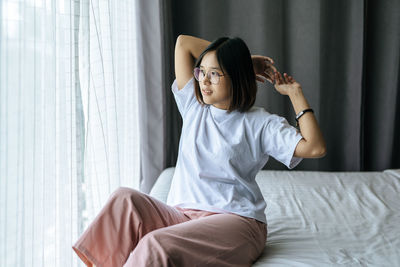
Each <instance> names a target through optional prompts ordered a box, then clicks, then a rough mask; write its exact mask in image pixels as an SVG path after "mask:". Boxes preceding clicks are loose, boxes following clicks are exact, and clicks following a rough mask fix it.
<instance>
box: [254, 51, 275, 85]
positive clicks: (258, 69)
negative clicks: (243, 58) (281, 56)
mask: <svg viewBox="0 0 400 267" xmlns="http://www.w3.org/2000/svg"><path fill="white" fill-rule="evenodd" d="M251 59H252V60H253V68H254V73H255V74H256V80H257V81H259V82H263V83H264V82H265V80H268V81H269V82H270V83H272V84H274V79H275V78H274V72H275V71H276V68H275V67H274V66H273V64H274V60H273V59H272V58H270V57H266V56H258V55H255V56H251Z"/></svg>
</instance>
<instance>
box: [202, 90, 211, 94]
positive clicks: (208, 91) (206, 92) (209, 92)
mask: <svg viewBox="0 0 400 267" xmlns="http://www.w3.org/2000/svg"><path fill="white" fill-rule="evenodd" d="M201 92H202V93H203V95H211V94H212V91H211V90H207V89H201Z"/></svg>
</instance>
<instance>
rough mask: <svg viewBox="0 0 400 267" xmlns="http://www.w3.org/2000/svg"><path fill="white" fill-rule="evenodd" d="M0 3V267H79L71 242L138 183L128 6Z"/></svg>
mask: <svg viewBox="0 0 400 267" xmlns="http://www.w3.org/2000/svg"><path fill="white" fill-rule="evenodd" d="M0 6H1V13H0V14H1V19H0V23H1V25H0V26H1V27H0V38H1V41H0V61H1V62H0V266H81V264H80V263H79V261H78V258H77V257H76V256H75V255H74V254H73V251H72V249H71V245H72V244H73V243H74V242H75V240H76V239H77V238H78V236H79V235H80V234H81V233H82V231H83V230H84V229H85V228H86V226H87V225H88V223H90V221H91V220H92V219H93V218H94V216H95V215H96V214H97V212H98V211H99V210H100V208H101V207H102V205H103V204H104V203H105V201H106V200H107V198H108V196H109V194H110V193H111V192H112V191H113V190H114V189H115V188H116V187H118V186H129V187H134V188H138V184H139V164H140V161H139V137H138V136H139V135H138V132H139V131H138V127H137V125H138V121H137V117H138V111H137V107H138V103H137V101H138V98H137V86H136V74H135V73H136V69H137V67H136V65H137V63H136V61H135V51H136V47H135V36H136V34H135V32H136V31H135V28H134V27H135V25H134V23H133V20H134V15H135V10H134V9H135V5H134V1H100V0H91V1H89V0H86V1H85V0H82V1H78V0H75V1H67V0H30V1H28V0H26V1H11V0H1V4H0Z"/></svg>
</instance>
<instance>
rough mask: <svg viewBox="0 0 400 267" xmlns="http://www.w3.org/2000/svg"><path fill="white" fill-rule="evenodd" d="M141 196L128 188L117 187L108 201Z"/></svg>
mask: <svg viewBox="0 0 400 267" xmlns="http://www.w3.org/2000/svg"><path fill="white" fill-rule="evenodd" d="M139 194H142V193H140V192H139V191H137V190H135V189H132V188H128V187H118V188H117V189H116V190H115V191H114V192H113V193H112V194H111V196H110V199H121V198H132V197H135V196H136V195H139Z"/></svg>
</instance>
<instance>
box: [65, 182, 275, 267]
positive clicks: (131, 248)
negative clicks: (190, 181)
mask: <svg viewBox="0 0 400 267" xmlns="http://www.w3.org/2000/svg"><path fill="white" fill-rule="evenodd" d="M266 238H267V231H266V227H265V224H264V223H262V222H259V221H257V220H255V219H251V218H247V217H243V216H239V215H236V214H232V213H224V214H222V213H213V212H208V211H201V210H192V209H180V208H176V207H171V206H168V205H166V204H164V203H163V202H161V201H158V200H157V199H155V198H152V197H150V196H149V195H146V194H144V193H141V192H139V191H136V190H133V189H129V188H119V189H117V190H116V191H115V192H114V193H113V194H112V195H111V197H110V199H109V200H108V202H107V204H106V205H105V206H104V208H103V209H102V210H101V212H100V213H99V214H98V215H97V217H96V218H95V219H94V221H93V222H92V224H91V225H90V226H89V227H88V229H86V231H85V232H84V233H83V234H82V236H81V237H80V238H79V240H78V241H77V242H76V243H75V244H74V245H73V249H74V251H75V252H76V253H77V254H78V256H79V257H80V258H81V259H82V261H83V262H85V264H86V265H87V266H92V264H95V265H96V266H113V267H118V266H135V267H139V266H251V264H252V263H253V262H254V261H255V260H257V258H258V257H259V256H260V254H261V253H262V251H263V249H264V245H265V242H266Z"/></svg>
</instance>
